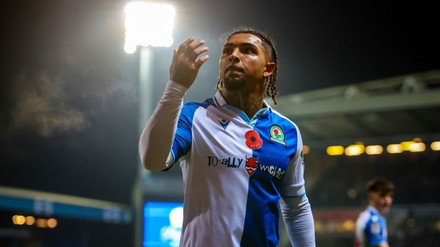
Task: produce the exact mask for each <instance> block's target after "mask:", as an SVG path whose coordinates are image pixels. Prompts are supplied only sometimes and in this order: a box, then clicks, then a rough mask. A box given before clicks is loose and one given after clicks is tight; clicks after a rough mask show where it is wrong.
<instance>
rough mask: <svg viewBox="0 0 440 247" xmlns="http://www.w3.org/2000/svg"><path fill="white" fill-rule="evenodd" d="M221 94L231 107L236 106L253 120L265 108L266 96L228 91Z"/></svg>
mask: <svg viewBox="0 0 440 247" xmlns="http://www.w3.org/2000/svg"><path fill="white" fill-rule="evenodd" d="M220 93H221V94H222V95H223V97H224V98H225V100H226V102H227V103H228V104H229V105H232V106H235V107H237V108H239V109H241V110H242V111H243V112H244V113H246V115H247V116H248V117H249V119H251V118H252V117H253V116H254V115H255V113H257V112H258V111H259V110H260V109H261V108H263V106H264V103H263V100H264V95H261V94H257V93H251V94H245V93H243V92H241V91H233V92H230V91H226V90H222V91H220Z"/></svg>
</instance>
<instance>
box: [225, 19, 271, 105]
mask: <svg viewBox="0 0 440 247" xmlns="http://www.w3.org/2000/svg"><path fill="white" fill-rule="evenodd" d="M239 33H249V34H252V35H255V36H257V37H259V38H260V39H261V41H263V46H264V48H265V49H266V51H267V56H268V58H269V61H271V62H273V63H275V66H276V67H275V71H274V72H273V74H272V75H271V76H269V77H267V78H266V94H267V96H268V97H270V98H272V100H273V102H274V104H275V105H276V104H277V101H276V99H275V98H276V96H277V95H278V90H277V75H278V67H279V64H278V51H277V48H276V45H275V41H274V40H273V38H272V37H271V36H270V35H269V34H268V33H267V32H264V31H261V30H258V29H255V28H252V27H237V28H234V29H233V30H232V31H230V32H229V34H227V36H226V37H227V38H226V40H228V39H229V38H231V36H233V35H235V34H239ZM220 82H221V81H220V80H219V82H218V83H217V89H220Z"/></svg>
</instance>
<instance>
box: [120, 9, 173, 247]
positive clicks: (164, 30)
mask: <svg viewBox="0 0 440 247" xmlns="http://www.w3.org/2000/svg"><path fill="white" fill-rule="evenodd" d="M154 2H155V1H152V2H150V3H147V2H142V1H135V2H131V3H128V4H127V6H126V9H125V11H126V22H125V27H126V32H125V45H124V50H125V51H126V52H127V53H129V54H132V53H134V52H135V51H136V47H139V48H140V51H139V94H138V96H139V115H138V116H139V122H138V128H139V133H138V134H139V135H138V136H140V135H141V133H142V130H143V128H144V126H145V124H146V122H147V120H148V119H149V118H150V116H151V114H152V113H153V109H154V108H153V104H154V103H155V102H154V85H153V83H154V82H153V81H154V72H153V70H154V64H153V52H154V51H153V49H154V48H153V47H155V46H165V47H167V46H171V45H172V43H173V39H172V34H171V32H172V28H173V22H174V8H173V7H172V6H169V5H164V4H159V3H154ZM138 161H140V159H139V158H138ZM148 173H149V172H148V171H147V170H145V169H144V167H143V164H141V163H140V162H138V169H137V174H136V178H135V183H134V185H133V189H132V203H133V210H134V215H135V217H134V227H135V230H134V246H135V247H142V246H143V243H142V239H143V238H142V236H143V231H142V230H143V202H144V194H145V193H144V192H145V190H144V182H145V178H146V177H147V176H148Z"/></svg>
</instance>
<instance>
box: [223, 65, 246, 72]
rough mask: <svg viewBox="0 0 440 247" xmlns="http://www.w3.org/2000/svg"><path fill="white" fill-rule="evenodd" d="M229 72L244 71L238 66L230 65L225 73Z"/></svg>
mask: <svg viewBox="0 0 440 247" xmlns="http://www.w3.org/2000/svg"><path fill="white" fill-rule="evenodd" d="M229 71H231V72H244V69H243V68H242V67H239V66H235V65H231V66H228V67H227V68H226V70H225V72H229Z"/></svg>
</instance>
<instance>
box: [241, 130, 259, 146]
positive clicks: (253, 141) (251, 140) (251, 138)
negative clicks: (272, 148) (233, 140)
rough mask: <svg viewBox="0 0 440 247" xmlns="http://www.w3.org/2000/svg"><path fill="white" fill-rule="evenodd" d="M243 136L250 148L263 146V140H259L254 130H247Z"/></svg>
mask: <svg viewBox="0 0 440 247" xmlns="http://www.w3.org/2000/svg"><path fill="white" fill-rule="evenodd" d="M244 137H245V138H246V146H248V147H249V148H251V149H252V150H256V149H259V148H261V146H263V140H261V138H260V134H258V132H257V131H255V130H249V131H248V132H246V135H245V136H244Z"/></svg>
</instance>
